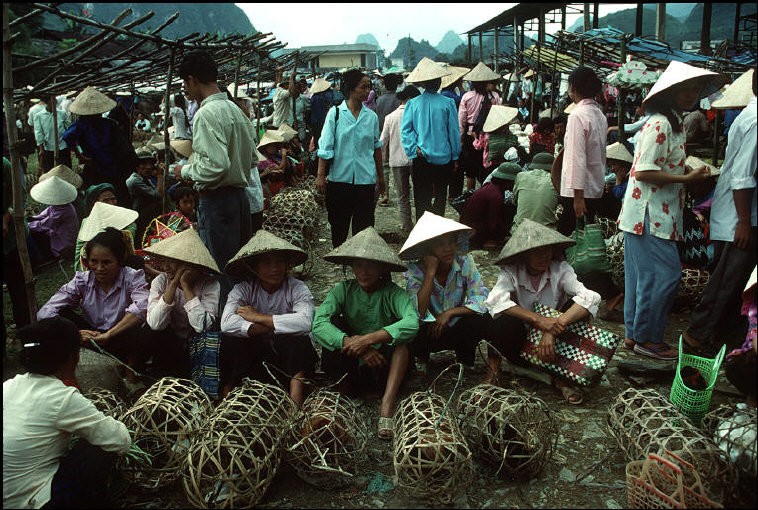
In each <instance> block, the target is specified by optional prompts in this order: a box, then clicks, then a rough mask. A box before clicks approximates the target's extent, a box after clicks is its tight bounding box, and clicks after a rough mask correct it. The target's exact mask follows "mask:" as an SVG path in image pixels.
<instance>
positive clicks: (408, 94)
mask: <svg viewBox="0 0 758 510" xmlns="http://www.w3.org/2000/svg"><path fill="white" fill-rule="evenodd" d="M420 95H421V92H419V90H418V88H416V87H415V86H413V85H406V87H405V88H404V89H403V90H401V91H400V92H398V93H397V98H398V99H399V100H400V101H408V100H409V99H413V98H414V97H417V96H420Z"/></svg>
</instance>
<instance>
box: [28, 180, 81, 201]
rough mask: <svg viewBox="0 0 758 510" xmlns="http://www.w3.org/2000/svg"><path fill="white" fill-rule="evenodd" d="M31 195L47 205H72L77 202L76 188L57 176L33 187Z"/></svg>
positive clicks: (30, 191)
mask: <svg viewBox="0 0 758 510" xmlns="http://www.w3.org/2000/svg"><path fill="white" fill-rule="evenodd" d="M29 194H30V195H31V196H32V198H33V199H34V200H36V201H37V202H39V203H40V204H45V205H63V204H70V203H71V202H73V201H74V200H76V188H75V187H74V186H73V185H71V184H69V183H67V182H66V181H64V180H63V179H61V178H60V177H57V176H55V175H53V176H52V177H48V178H47V179H45V180H44V181H41V182H38V183H37V184H35V185H34V186H32V189H31V190H29Z"/></svg>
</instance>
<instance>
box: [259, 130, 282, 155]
mask: <svg viewBox="0 0 758 510" xmlns="http://www.w3.org/2000/svg"><path fill="white" fill-rule="evenodd" d="M272 143H284V136H282V133H281V132H280V131H278V130H267V131H266V132H264V133H263V136H262V137H261V141H260V143H258V147H256V148H257V149H258V150H261V149H262V148H263V147H265V146H267V145H271V144H272Z"/></svg>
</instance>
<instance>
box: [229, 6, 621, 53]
mask: <svg viewBox="0 0 758 510" xmlns="http://www.w3.org/2000/svg"><path fill="white" fill-rule="evenodd" d="M236 5H237V6H238V7H239V8H241V9H242V10H243V11H244V12H245V14H247V17H248V18H249V19H250V22H251V23H252V24H253V26H254V27H255V29H256V30H258V31H260V32H272V33H273V35H274V37H276V38H277V39H278V40H279V41H282V42H285V43H287V47H288V48H300V47H301V46H316V45H326V44H352V43H354V42H355V39H356V38H357V37H358V36H359V35H360V34H367V33H370V34H373V35H374V37H376V39H377V41H379V45H380V46H381V47H382V49H384V50H385V52H386V53H387V54H389V53H390V52H392V51H393V50H394V49H395V46H396V45H397V42H398V41H399V40H400V39H402V38H403V37H407V36H408V35H409V34H410V36H411V37H412V38H413V39H414V40H416V41H421V40H422V39H426V40H427V41H429V43H430V44H431V45H432V46H436V45H437V44H439V42H440V41H441V40H442V37H443V36H444V35H445V33H446V32H447V31H448V30H453V31H454V32H456V33H458V34H459V36H460V37H461V39H464V40H465V37H464V35H463V34H464V32H466V31H467V30H471V29H472V28H474V27H476V26H478V25H481V24H482V23H484V22H486V21H488V20H489V19H491V18H493V17H495V16H497V15H498V14H500V13H501V12H503V11H505V10H507V9H510V8H511V7H513V6H515V5H517V4H515V3H510V4H503V3H466V4H461V3H428V4H424V3H402V4H400V3H387V4H385V3H369V2H366V3H359V4H329V3H315V2H314V3H308V4H297V3H285V4H282V3H268V4H261V3H255V4H252V3H244V4H242V3H238V4H236ZM634 5H635V4H605V5H604V4H601V5H600V16H604V15H606V14H608V13H610V12H615V11H618V10H621V9H629V8H632V7H634ZM348 6H349V7H348ZM579 17H580V15H578V14H574V15H571V14H569V15H567V16H566V27H567V28H568V27H570V26H571V24H572V23H573V22H574V21H575V20H576V19H578V18H579ZM559 29H560V24H556V25H548V27H547V32H548V33H552V32H554V31H555V30H559Z"/></svg>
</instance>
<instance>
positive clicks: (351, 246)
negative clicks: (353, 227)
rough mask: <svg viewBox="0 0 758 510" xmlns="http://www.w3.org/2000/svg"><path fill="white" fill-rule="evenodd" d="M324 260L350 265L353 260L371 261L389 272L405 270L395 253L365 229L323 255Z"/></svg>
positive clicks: (383, 241) (372, 231)
mask: <svg viewBox="0 0 758 510" xmlns="http://www.w3.org/2000/svg"><path fill="white" fill-rule="evenodd" d="M323 258H324V260H326V261H328V262H333V263H335V264H343V265H352V263H353V261H355V260H371V261H373V262H378V263H380V264H384V265H385V266H386V267H387V268H388V269H389V270H390V271H395V272H402V271H405V270H406V269H407V267H406V265H405V264H404V263H403V261H402V260H400V257H398V256H397V254H396V253H395V251H394V250H393V249H392V248H390V246H389V245H388V244H387V243H386V241H385V240H384V239H382V238H381V236H380V235H379V234H378V233H377V232H376V230H374V228H373V227H367V228H365V229H363V230H361V231H360V232H359V233H357V234H356V235H354V236H353V237H351V238H350V239H348V240H347V241H345V242H344V243H342V244H341V245H340V246H338V247H337V248H335V249H334V250H332V251H331V252H329V253H327V254H326V255H324V257H323Z"/></svg>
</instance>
